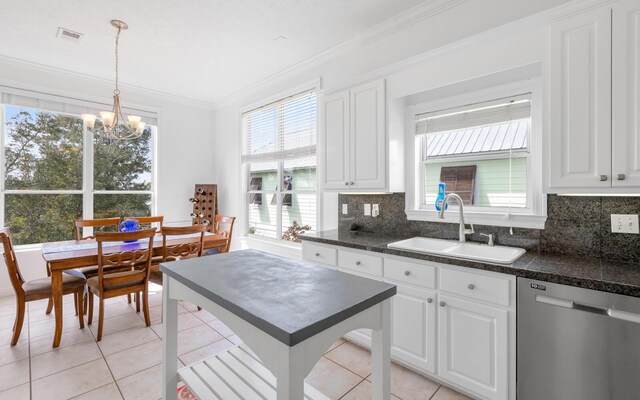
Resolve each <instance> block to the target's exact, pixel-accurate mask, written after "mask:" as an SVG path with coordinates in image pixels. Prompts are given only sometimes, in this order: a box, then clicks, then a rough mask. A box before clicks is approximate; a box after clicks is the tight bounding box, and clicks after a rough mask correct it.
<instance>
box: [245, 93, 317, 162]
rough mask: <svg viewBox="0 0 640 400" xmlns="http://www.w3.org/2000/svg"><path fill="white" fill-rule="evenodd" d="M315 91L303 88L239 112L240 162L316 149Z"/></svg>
mask: <svg viewBox="0 0 640 400" xmlns="http://www.w3.org/2000/svg"><path fill="white" fill-rule="evenodd" d="M316 109H317V101H316V94H315V92H313V91H306V92H303V93H299V94H297V95H295V96H291V97H288V98H286V99H282V100H280V101H277V102H274V103H271V104H268V105H266V106H264V107H260V108H258V109H255V110H252V111H248V112H246V113H244V114H242V133H243V135H242V136H243V137H242V142H243V143H242V162H243V163H246V162H252V163H255V162H264V161H270V160H284V159H292V158H299V157H305V156H309V155H313V154H315V152H316Z"/></svg>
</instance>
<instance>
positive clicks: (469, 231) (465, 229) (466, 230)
mask: <svg viewBox="0 0 640 400" xmlns="http://www.w3.org/2000/svg"><path fill="white" fill-rule="evenodd" d="M469 226H471V229H467V228H464V233H465V234H466V235H471V234H474V233H476V231H474V230H473V224H469Z"/></svg>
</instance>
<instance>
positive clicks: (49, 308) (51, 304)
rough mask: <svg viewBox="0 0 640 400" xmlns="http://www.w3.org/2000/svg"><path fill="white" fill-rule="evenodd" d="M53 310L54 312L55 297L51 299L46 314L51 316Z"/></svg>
mask: <svg viewBox="0 0 640 400" xmlns="http://www.w3.org/2000/svg"><path fill="white" fill-rule="evenodd" d="M52 310H53V297H49V303H47V311H45V313H46V314H47V315H49V314H51V311H52Z"/></svg>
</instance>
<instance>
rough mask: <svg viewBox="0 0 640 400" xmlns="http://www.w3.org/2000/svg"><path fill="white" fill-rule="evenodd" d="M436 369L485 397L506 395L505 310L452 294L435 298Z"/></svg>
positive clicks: (506, 321) (506, 349) (507, 345)
mask: <svg viewBox="0 0 640 400" xmlns="http://www.w3.org/2000/svg"><path fill="white" fill-rule="evenodd" d="M438 308H439V310H438V338H439V341H438V353H439V354H438V356H439V363H438V373H439V375H440V377H442V378H443V379H446V380H447V381H449V382H452V383H455V384H458V385H460V386H461V387H464V388H466V389H468V390H470V391H473V392H475V393H478V394H481V395H483V396H484V397H486V398H490V399H496V400H506V399H507V398H508V377H509V371H508V369H509V360H508V351H509V340H508V331H509V325H508V311H507V310H505V309H501V308H498V307H491V306H486V305H482V304H478V303H477V302H472V301H468V300H463V299H460V298H457V297H454V296H446V295H440V297H439V299H438Z"/></svg>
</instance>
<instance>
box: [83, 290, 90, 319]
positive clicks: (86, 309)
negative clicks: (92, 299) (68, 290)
mask: <svg viewBox="0 0 640 400" xmlns="http://www.w3.org/2000/svg"><path fill="white" fill-rule="evenodd" d="M88 300H89V292H87V294H86V295H85V296H84V299H83V300H82V312H83V313H85V314H86V313H87V311H89V310H88V308H89V307H88V304H87V303H88Z"/></svg>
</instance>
